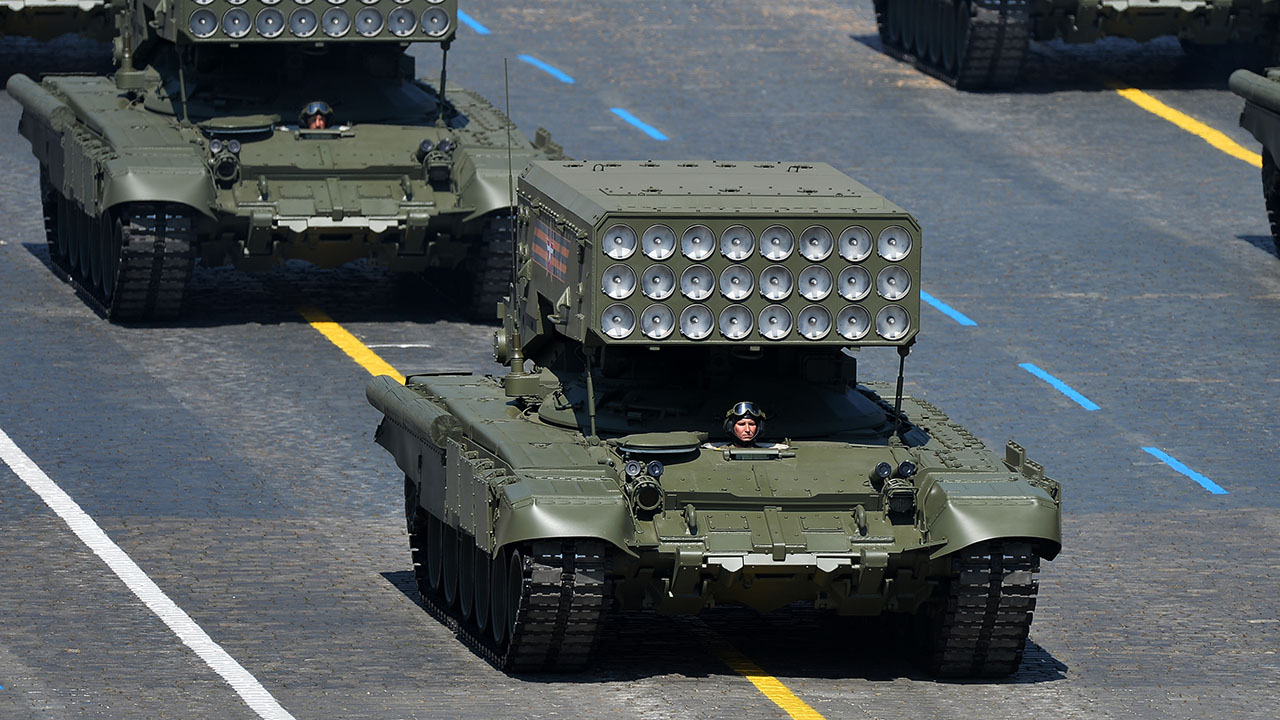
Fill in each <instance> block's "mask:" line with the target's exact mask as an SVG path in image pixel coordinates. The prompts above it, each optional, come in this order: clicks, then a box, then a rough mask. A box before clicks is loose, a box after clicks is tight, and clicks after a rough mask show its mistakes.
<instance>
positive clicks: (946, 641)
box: [924, 541, 1040, 677]
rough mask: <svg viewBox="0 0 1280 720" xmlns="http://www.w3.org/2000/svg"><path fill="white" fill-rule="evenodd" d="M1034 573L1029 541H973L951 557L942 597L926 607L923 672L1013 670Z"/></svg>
mask: <svg viewBox="0 0 1280 720" xmlns="http://www.w3.org/2000/svg"><path fill="white" fill-rule="evenodd" d="M1039 571H1040V558H1039V556H1037V555H1036V554H1035V550H1034V548H1033V546H1032V544H1031V543H1029V542H1010V541H993V542H987V543H979V544H977V545H974V546H972V547H970V548H966V549H965V550H963V551H962V552H960V553H958V554H956V555H955V556H953V557H952V559H951V576H950V578H949V579H948V580H947V582H946V583H945V585H944V586H943V587H942V588H940V590H941V592H942V593H943V597H936V598H935V605H934V606H933V607H931V608H929V609H928V610H927V611H926V615H927V619H926V620H925V622H926V623H928V625H929V627H928V629H927V630H928V631H927V633H926V643H927V644H926V646H925V648H924V650H925V653H926V654H925V657H924V660H925V664H926V666H927V668H928V670H929V671H930V672H931V673H933V674H934V675H938V676H940V677H1003V676H1006V675H1011V674H1013V673H1014V672H1017V670H1018V666H1019V665H1021V664H1022V651H1023V646H1024V645H1026V641H1027V635H1028V633H1029V632H1030V630H1031V619H1032V616H1033V614H1034V611H1035V607H1036V592H1037V589H1038V587H1037V581H1036V578H1035V573H1037V572H1039ZM943 602H945V606H944V605H943V604H942V603H943Z"/></svg>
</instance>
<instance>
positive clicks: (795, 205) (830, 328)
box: [367, 162, 1062, 677]
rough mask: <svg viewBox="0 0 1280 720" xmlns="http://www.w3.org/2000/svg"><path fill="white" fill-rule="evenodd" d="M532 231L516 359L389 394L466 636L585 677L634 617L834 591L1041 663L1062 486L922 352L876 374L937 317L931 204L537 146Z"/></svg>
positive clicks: (383, 387)
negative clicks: (928, 238) (925, 390)
mask: <svg viewBox="0 0 1280 720" xmlns="http://www.w3.org/2000/svg"><path fill="white" fill-rule="evenodd" d="M518 222H519V240H518V251H517V258H516V262H517V263H518V272H517V274H516V281H515V283H514V285H513V287H512V291H511V297H510V299H509V300H508V301H506V302H505V303H504V305H503V308H504V318H505V319H504V323H503V327H502V329H501V330H500V331H499V332H498V333H497V336H496V339H495V347H496V357H497V359H498V360H499V361H500V362H504V363H506V364H507V365H508V366H509V370H508V372H507V373H506V375H504V376H502V377H472V376H469V375H458V374H430V373H428V374H419V375H412V376H409V377H408V379H407V381H406V384H400V383H398V382H397V381H396V380H394V379H392V378H390V377H386V376H383V377H379V378H375V379H374V380H372V381H371V382H370V383H369V385H368V388H367V395H368V397H369V400H370V402H371V403H372V404H373V405H374V406H375V407H376V408H377V409H378V410H379V411H381V412H382V413H383V414H384V415H385V417H384V419H383V420H382V423H381V425H380V426H379V427H378V432H377V436H376V437H377V442H378V443H379V444H381V445H382V446H383V447H385V448H386V449H387V450H389V451H390V452H391V454H392V455H393V456H394V457H395V461H396V464H397V465H398V466H399V467H400V468H401V469H402V470H403V471H404V497H405V520H406V522H407V527H408V532H409V543H410V546H411V549H412V558H413V567H414V572H415V575H416V577H417V581H418V588H419V591H420V593H421V595H422V598H423V600H424V601H425V603H426V604H427V606H428V607H429V608H431V610H432V611H433V612H434V613H435V614H437V615H438V616H439V617H441V618H443V619H445V620H446V621H447V622H448V623H450V624H451V626H453V627H455V628H456V630H457V632H458V633H459V635H460V636H461V637H462V638H464V639H465V640H466V642H468V643H469V644H470V645H471V646H472V647H474V648H476V649H477V651H478V652H480V653H481V654H483V655H484V656H485V657H487V658H489V659H490V660H491V661H492V662H494V663H495V664H496V665H498V666H499V667H503V668H509V669H512V670H524V671H534V670H544V669H553V668H555V669H576V668H582V667H583V666H584V665H585V664H586V663H587V661H588V658H589V657H590V654H591V651H592V647H593V644H594V643H595V640H596V636H597V634H598V632H599V630H600V625H601V621H602V618H603V617H604V616H605V614H606V612H608V611H610V610H613V609H619V610H628V609H637V608H645V607H652V608H655V609H656V610H657V611H658V612H659V613H665V614H692V613H697V612H699V611H701V610H702V609H703V608H707V607H710V606H713V605H718V604H739V605H745V606H747V607H750V608H754V609H755V610H758V611H762V612H764V611H771V610H775V609H778V608H781V607H783V606H786V605H790V604H792V603H809V604H811V605H812V606H814V607H816V608H820V609H826V610H830V611H832V612H834V613H839V614H843V615H864V616H865V615H872V616H874V615H882V614H896V615H899V616H902V617H904V618H907V619H908V621H909V626H911V627H914V628H915V629H917V630H918V631H919V632H918V642H919V648H920V650H921V657H922V659H923V661H924V663H925V665H926V666H927V667H928V668H929V669H930V670H931V671H932V672H934V673H936V674H938V675H943V676H955V677H964V676H999V675H1007V674H1009V673H1012V672H1014V671H1016V670H1017V669H1018V666H1019V663H1020V661H1021V657H1022V651H1023V645H1024V641H1025V640H1026V637H1027V633H1028V629H1029V627H1030V624H1031V619H1032V612H1033V610H1034V608H1035V603H1036V592H1037V581H1036V572H1037V571H1038V570H1039V567H1040V561H1041V559H1042V558H1044V559H1052V558H1053V557H1054V556H1055V555H1057V554H1058V551H1059V549H1060V547H1061V532H1060V523H1061V505H1060V503H1061V499H1062V498H1061V487H1060V485H1059V483H1057V482H1056V481H1054V480H1052V479H1050V478H1048V477H1046V476H1045V474H1044V469H1043V468H1042V467H1041V466H1040V465H1038V464H1037V463H1035V462H1033V461H1031V460H1030V459H1028V458H1027V456H1026V453H1025V451H1024V450H1023V449H1022V448H1021V447H1020V446H1018V445H1016V444H1014V443H1012V442H1011V443H1010V444H1009V445H1008V446H1007V447H1006V448H1005V450H1004V454H1003V455H1002V456H1001V455H996V454H993V453H992V452H991V451H989V450H988V449H987V448H986V447H985V446H984V445H983V444H982V442H981V441H979V440H978V439H977V438H976V437H974V436H973V435H972V434H971V433H969V432H968V431H966V430H965V429H964V428H963V427H961V426H960V425H958V424H956V423H955V422H953V421H952V420H950V419H948V418H947V416H946V415H945V414H943V413H942V411H941V410H939V409H938V408H936V407H934V406H933V405H931V404H929V403H928V402H926V401H924V400H920V399H914V398H910V397H904V396H903V395H902V382H903V379H902V374H901V367H902V365H901V363H900V364H899V368H900V371H899V375H898V379H897V385H896V386H891V385H871V384H867V383H864V382H862V378H860V377H859V376H858V371H857V370H858V365H857V357H858V350H859V349H860V348H868V347H880V348H890V349H896V351H897V353H898V355H899V356H900V358H902V359H904V360H905V357H906V355H907V351H908V349H909V348H910V347H911V345H912V344H913V343H914V341H915V338H916V336H917V332H918V330H919V327H920V320H919V319H920V255H921V235H920V227H919V225H918V224H917V223H916V221H915V219H914V218H913V217H912V216H911V215H909V214H908V213H906V212H905V211H903V210H902V209H901V208H898V207H896V206H895V205H893V204H892V203H890V202H889V201H887V200H886V199H884V198H883V197H881V196H879V195H877V194H875V193H874V192H872V191H870V190H869V189H867V188H866V187H864V186H863V185H860V184H858V183H857V182H854V181H853V180H851V179H850V178H848V177H847V176H845V175H843V174H841V173H839V172H837V171H836V170H834V169H833V168H831V167H830V166H827V165H823V164H820V163H790V164H787V163H745V162H744V163H725V162H643V163H642V162H596V163H574V162H559V163H551V162H535V163H534V164H533V165H532V166H531V167H530V168H529V169H527V170H526V171H525V173H524V174H523V175H522V177H521V178H520V182H519V206H518ZM531 364H532V367H530V365H531ZM752 428H754V430H755V432H754V433H753V431H752ZM761 430H762V431H763V433H762V434H761V433H760V432H759V431H761ZM731 431H732V432H733V434H732V435H730V434H729V433H730V432H731Z"/></svg>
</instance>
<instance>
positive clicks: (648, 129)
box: [609, 108, 667, 140]
mask: <svg viewBox="0 0 1280 720" xmlns="http://www.w3.org/2000/svg"><path fill="white" fill-rule="evenodd" d="M609 111H610V112H612V113H613V114H614V115H617V116H618V117H620V118H622V119H623V120H626V121H627V122H628V123H631V124H632V125H634V126H635V127H637V128H639V129H640V131H641V132H643V133H644V134H645V135H648V136H649V137H651V138H653V139H654V140H666V139H667V136H666V135H663V134H662V133H661V132H659V131H658V129H657V128H655V127H654V126H652V125H650V124H648V123H646V122H644V121H643V120H641V119H640V118H638V117H636V116H635V115H632V114H631V113H630V112H628V111H627V110H624V109H622V108H609Z"/></svg>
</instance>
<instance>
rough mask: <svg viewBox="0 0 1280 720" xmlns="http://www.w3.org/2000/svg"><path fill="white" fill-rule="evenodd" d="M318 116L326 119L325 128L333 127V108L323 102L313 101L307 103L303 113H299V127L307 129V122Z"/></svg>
mask: <svg viewBox="0 0 1280 720" xmlns="http://www.w3.org/2000/svg"><path fill="white" fill-rule="evenodd" d="M317 115H318V116H320V117H322V118H324V126H325V127H333V108H331V107H329V103H327V102H325V101H323V100H312V101H311V102H309V103H307V104H306V105H305V106H304V107H303V108H302V112H300V113H298V125H300V126H302V127H304V128H305V127H307V125H308V123H307V121H308V120H309V119H310V118H313V117H316V116H317Z"/></svg>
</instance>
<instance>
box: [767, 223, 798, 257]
mask: <svg viewBox="0 0 1280 720" xmlns="http://www.w3.org/2000/svg"><path fill="white" fill-rule="evenodd" d="M795 247H796V238H795V236H794V235H792V234H791V231H790V230H788V229H786V228H785V227H783V226H781V225H772V226H770V227H769V228H767V229H766V230H765V231H764V232H763V233H761V234H760V254H761V255H763V256H765V257H766V258H768V259H770V260H773V261H775V262H777V261H778V260H786V259H787V258H788V257H791V251H792V250H794V249H795Z"/></svg>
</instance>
